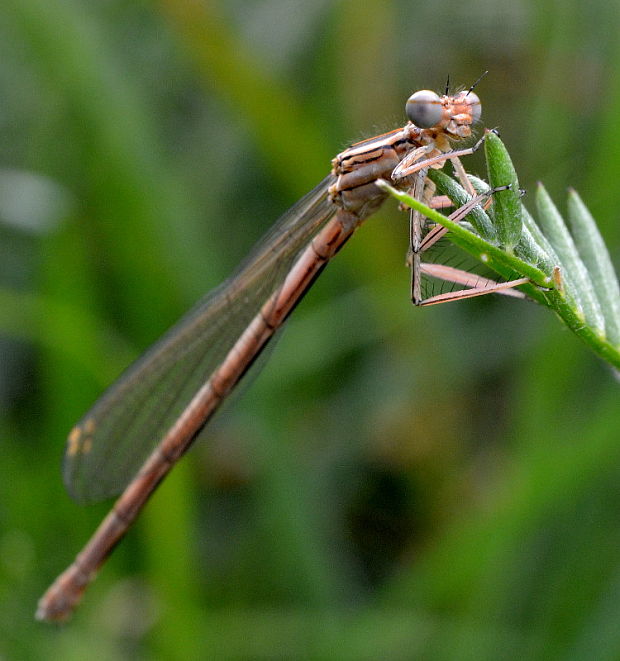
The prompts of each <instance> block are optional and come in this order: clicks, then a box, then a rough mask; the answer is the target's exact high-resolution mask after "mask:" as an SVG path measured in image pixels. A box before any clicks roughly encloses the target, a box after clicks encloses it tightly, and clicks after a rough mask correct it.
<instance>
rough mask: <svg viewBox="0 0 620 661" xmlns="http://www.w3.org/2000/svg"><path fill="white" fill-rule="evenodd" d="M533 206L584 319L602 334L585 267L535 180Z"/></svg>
mask: <svg viewBox="0 0 620 661" xmlns="http://www.w3.org/2000/svg"><path fill="white" fill-rule="evenodd" d="M536 206H537V208H538V214H539V217H540V223H541V225H542V228H543V230H544V233H545V236H546V237H547V239H548V240H549V243H551V245H552V247H553V249H554V250H555V253H556V255H557V256H558V257H559V259H560V260H561V266H562V269H563V271H562V277H563V278H564V279H565V280H566V281H567V283H568V284H570V288H571V290H572V293H573V295H574V297H575V299H576V301H577V304H578V306H579V308H580V309H581V310H582V312H583V315H584V317H585V320H586V322H587V323H588V324H589V325H590V326H592V328H593V329H594V330H595V331H596V332H597V333H598V334H599V335H600V336H601V337H605V320H604V318H603V313H602V312H601V308H600V305H599V303H598V299H597V297H596V294H595V293H594V287H593V285H592V281H591V280H590V275H589V274H588V270H587V269H586V267H585V265H584V263H583V261H582V260H581V257H580V256H579V253H578V251H577V247H576V246H575V243H574V241H573V239H572V237H571V235H570V233H569V231H568V228H567V227H566V224H565V223H564V219H563V218H562V216H561V215H560V212H559V211H558V209H557V207H556V206H555V204H553V201H552V200H551V198H550V197H549V194H548V193H547V191H546V190H545V188H544V186H543V185H542V184H538V190H537V191H536Z"/></svg>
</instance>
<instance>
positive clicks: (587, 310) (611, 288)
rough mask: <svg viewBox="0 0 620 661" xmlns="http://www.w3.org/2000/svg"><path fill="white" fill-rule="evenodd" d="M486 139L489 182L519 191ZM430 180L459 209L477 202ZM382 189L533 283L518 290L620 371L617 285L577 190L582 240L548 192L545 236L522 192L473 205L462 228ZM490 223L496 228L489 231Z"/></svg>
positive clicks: (500, 151) (543, 199)
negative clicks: (488, 203) (483, 205)
mask: <svg viewBox="0 0 620 661" xmlns="http://www.w3.org/2000/svg"><path fill="white" fill-rule="evenodd" d="M487 141H490V142H491V143H492V147H491V149H490V150H488V153H491V159H490V161H489V163H488V167H489V175H490V179H491V181H492V182H493V183H494V185H495V184H497V185H501V184H500V182H502V181H503V182H504V183H505V182H506V180H507V179H509V180H510V184H509V185H510V191H505V192H511V193H513V194H514V192H515V187H516V186H518V184H517V177H516V174H514V170H513V169H512V163H511V161H510V158H509V157H508V155H507V152H506V149H505V147H504V146H503V144H502V143H501V140H500V139H499V138H498V137H497V136H496V135H494V134H489V135H488V137H487ZM428 176H429V178H430V179H432V181H433V182H434V183H435V185H436V187H437V191H438V192H440V193H441V194H444V195H448V196H449V197H450V199H451V200H452V201H453V203H454V205H455V206H456V207H457V209H458V208H459V207H460V206H462V205H463V204H464V203H467V202H470V201H471V196H470V195H469V194H468V193H467V192H466V191H465V190H464V189H463V187H462V186H460V184H459V183H458V182H456V181H454V180H453V179H451V178H450V177H448V176H447V175H446V174H444V173H443V172H439V171H432V172H430V173H429V175H428ZM468 177H469V179H470V181H471V182H472V184H473V185H474V188H475V189H476V190H477V191H479V192H482V194H484V193H486V192H488V191H489V187H488V185H487V184H485V183H484V182H482V181H480V180H479V179H476V178H475V177H471V176H470V175H468ZM377 185H378V186H379V187H380V188H382V189H383V190H385V191H386V192H388V193H390V195H392V196H393V197H395V198H396V199H398V200H399V201H400V202H401V203H403V204H405V205H407V206H409V207H411V208H412V209H415V210H416V211H419V212H420V213H422V214H423V215H424V216H426V217H427V218H429V219H430V220H431V221H432V222H434V223H438V224H440V225H442V226H443V227H446V228H447V229H448V230H449V233H448V235H447V236H448V238H449V239H450V241H452V242H453V243H455V244H456V245H458V246H459V247H460V248H463V249H464V250H466V251H467V252H468V253H469V254H470V255H473V256H474V257H475V258H476V259H478V260H479V261H480V262H482V263H483V264H485V265H486V266H488V267H490V268H491V269H493V270H494V271H496V272H497V273H498V274H499V275H501V276H502V277H503V278H505V279H507V280H513V279H518V278H524V277H525V278H529V280H530V281H531V284H526V285H521V286H520V289H521V290H522V291H523V292H524V293H525V294H526V295H527V296H529V297H530V298H531V299H533V300H535V301H537V302H538V303H540V304H542V305H544V306H546V307H548V308H550V309H551V310H553V311H554V312H555V313H556V314H557V315H558V317H560V319H562V321H563V322H564V323H565V324H566V325H567V327H568V328H570V329H571V330H572V331H573V332H574V333H575V334H576V335H578V336H579V337H580V338H581V339H582V340H583V341H584V342H586V343H587V344H588V345H589V346H590V347H591V348H592V349H593V350H594V351H595V352H596V353H597V354H598V355H599V356H601V357H602V358H603V359H604V360H606V361H607V362H608V363H610V364H611V365H613V366H614V367H616V368H618V369H620V346H619V344H618V336H619V333H620V315H619V314H618V311H619V310H620V293H619V287H618V281H617V279H616V276H615V273H614V271H613V267H612V266H611V261H610V260H609V256H608V255H607V251H606V249H605V246H604V244H603V241H602V238H601V237H600V234H599V233H598V230H597V229H596V227H595V224H594V220H593V219H592V217H591V216H590V214H589V213H588V212H587V209H585V206H583V203H582V202H581V200H579V198H578V197H577V196H576V194H575V193H571V199H570V200H569V205H570V209H571V224H572V226H573V232H574V235H575V239H576V243H575V241H573V239H572V238H571V236H570V234H569V232H568V230H567V228H566V225H565V223H564V220H563V218H562V216H561V215H560V213H559V211H558V210H557V208H556V207H555V205H554V204H553V202H552V201H551V199H550V198H549V196H548V195H547V193H546V191H545V190H544V189H543V188H542V187H540V189H539V191H538V194H537V203H538V205H537V206H538V209H539V215H540V220H541V225H542V226H543V227H544V229H545V232H544V233H543V231H542V230H541V227H540V226H539V225H538V223H537V222H536V220H535V219H534V218H533V217H532V215H531V214H530V213H529V212H528V211H527V209H526V208H525V206H523V204H522V202H521V199H520V198H519V196H518V195H516V194H515V195H513V197H511V198H510V197H506V196H505V195H504V197H503V201H502V202H501V203H498V199H500V195H501V194H502V192H504V191H499V192H496V193H494V194H493V206H492V207H490V208H488V209H487V210H486V211H484V210H483V209H482V208H481V207H480V206H479V207H478V208H474V209H472V210H470V211H469V212H468V214H467V216H466V218H467V220H468V221H469V222H466V223H459V222H455V221H454V220H452V219H450V218H448V217H446V216H444V215H443V214H441V213H440V212H439V211H437V210H435V209H431V208H430V207H427V206H426V205H425V204H423V203H422V202H420V201H419V200H416V199H414V198H412V197H411V196H410V195H408V194H407V193H405V192H402V191H400V190H397V189H395V188H394V187H392V186H391V185H390V184H388V183H387V182H385V181H378V182H377ZM515 201H516V202H518V205H516V204H515ZM511 216H512V217H511ZM489 223H491V224H492V225H493V226H494V228H495V231H494V230H493V229H489ZM517 228H518V229H517ZM594 262H600V263H597V266H596V268H592V264H593V263H594ZM586 265H587V266H588V268H589V269H590V272H588V268H586Z"/></svg>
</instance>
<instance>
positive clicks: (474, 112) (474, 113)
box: [465, 92, 482, 122]
mask: <svg viewBox="0 0 620 661" xmlns="http://www.w3.org/2000/svg"><path fill="white" fill-rule="evenodd" d="M465 101H466V102H467V103H468V104H469V105H470V106H471V118H472V121H474V122H477V121H478V120H479V119H480V116H481V115H482V104H481V103H480V99H479V98H478V95H477V94H474V93H473V92H469V94H467V96H466V97H465Z"/></svg>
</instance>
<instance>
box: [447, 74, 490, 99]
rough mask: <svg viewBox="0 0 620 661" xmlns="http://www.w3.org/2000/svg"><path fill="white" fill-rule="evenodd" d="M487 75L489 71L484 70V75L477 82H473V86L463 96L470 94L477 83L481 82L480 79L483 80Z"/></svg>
mask: <svg viewBox="0 0 620 661" xmlns="http://www.w3.org/2000/svg"><path fill="white" fill-rule="evenodd" d="M488 73H489V70H488V69H487V70H486V71H485V72H484V73H483V74H482V75H481V76H480V77H479V78H478V80H477V81H476V82H475V83H474V84H473V85H472V86H471V87H470V88H469V89H468V90H467V94H466V95H465V96H467V95H468V94H470V93H471V92H473V91H474V89H475V88H476V87H477V86H478V83H479V82H480V81H481V80H482V79H483V78H484V77H485V76H486V75H487V74H488ZM446 94H447V92H446Z"/></svg>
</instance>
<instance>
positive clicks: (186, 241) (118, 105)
mask: <svg viewBox="0 0 620 661" xmlns="http://www.w3.org/2000/svg"><path fill="white" fill-rule="evenodd" d="M619 28H620V5H619V4H618V2H617V1H612V2H609V0H605V1H603V0H594V1H593V2H591V3H589V4H588V5H587V7H586V6H585V4H582V3H580V2H577V1H576V0H568V1H564V2H554V1H553V0H539V1H538V2H527V1H525V0H496V1H495V2H483V1H481V0H479V1H476V0H474V1H472V2H467V3H459V2H441V1H440V2H438V3H432V4H430V3H415V2H407V1H406V0H385V1H383V2H376V3H373V2H368V3H365V2H360V1H359V0H358V1H356V2H354V1H353V0H343V1H340V2H337V1H336V0H318V1H317V0H314V1H313V2H303V1H301V0H298V1H297V2H295V1H292V0H289V1H287V0H257V1H255V2H249V1H247V0H246V1H245V2H244V1H243V0H232V1H230V0H229V1H227V2H223V0H220V2H209V1H207V0H202V1H200V2H199V1H198V0H162V1H161V2H159V3H156V2H127V1H123V0H108V1H107V2H98V3H94V2H88V1H87V0H55V1H54V2H46V1H45V0H4V2H3V3H2V6H1V7H0V44H1V45H0V55H1V56H0V145H1V149H0V154H1V155H0V407H1V408H0V442H1V446H0V448H1V454H0V494H1V495H0V657H1V658H2V659H52V658H61V659H65V660H66V659H69V660H71V659H84V658H97V659H177V658H178V659H192V658H214V659H295V658H308V659H352V660H355V659H433V660H434V659H486V658H488V659H515V658H527V659H571V660H578V659H617V658H620V626H619V624H618V623H619V622H620V407H619V394H620V390H619V384H618V383H617V382H616V381H615V380H614V377H613V375H612V374H611V373H610V371H609V370H608V369H607V368H606V367H605V365H603V364H602V363H601V362H600V361H599V360H598V359H597V358H596V357H594V356H593V355H592V354H591V353H589V351H588V349H587V348H586V347H585V345H582V344H581V343H580V342H579V340H578V339H577V338H576V337H575V336H573V335H572V334H570V333H569V332H567V331H566V330H565V329H564V328H563V327H562V326H561V325H560V324H559V322H557V321H556V320H555V319H554V318H553V317H552V316H551V315H549V313H548V312H547V311H546V310H543V309H540V308H538V307H536V306H535V305H533V304H527V303H519V302H514V301H511V300H500V299H499V298H497V297H495V298H493V297H485V299H476V300H473V301H467V302H461V303H458V304H454V305H444V306H439V307H436V308H431V309H424V310H419V309H414V308H413V307H412V306H411V304H410V303H409V300H408V272H407V270H406V269H405V267H404V259H405V252H406V245H407V223H406V216H405V215H404V214H400V213H398V212H397V211H396V209H395V205H393V204H390V203H388V204H386V207H385V209H384V210H382V211H381V212H380V213H379V214H377V215H376V216H375V217H373V218H372V219H370V220H369V221H368V222H367V223H366V224H365V225H364V227H363V228H362V229H361V230H360V231H359V233H358V234H357V235H356V236H355V237H354V239H353V240H352V241H351V242H350V243H349V245H348V246H347V247H346V248H345V250H344V251H343V252H342V253H341V254H340V255H339V256H338V258H337V259H336V260H334V262H333V264H331V265H330V266H329V268H328V269H327V270H326V271H325V273H324V274H323V276H322V277H321V278H320V279H319V280H318V281H317V283H316V285H315V287H314V288H313V289H312V291H311V292H310V293H309V295H308V296H307V297H306V299H305V300H304V302H303V303H302V304H301V305H300V306H299V308H298V309H297V311H296V312H295V314H294V315H293V317H292V318H291V320H290V323H289V324H288V327H287V329H286V331H285V332H284V333H283V334H282V336H281V338H280V341H279V343H278V345H277V347H276V349H275V351H274V352H273V354H272V355H271V357H270V360H269V361H268V362H267V363H266V365H265V368H264V370H263V371H262V373H261V374H260V376H259V377H258V378H257V379H255V381H254V382H253V383H251V386H250V387H247V388H245V389H244V392H243V394H242V396H240V397H239V396H238V397H236V398H235V401H234V402H233V405H232V406H228V407H227V408H226V411H225V412H224V413H223V414H222V415H220V416H219V418H218V419H217V421H216V422H215V423H214V425H212V426H211V427H210V428H209V433H208V434H206V435H205V438H203V439H202V441H201V442H200V443H199V444H198V445H197V446H196V447H195V449H194V450H193V451H192V452H191V453H190V454H189V456H188V457H186V459H185V460H184V461H183V462H182V463H181V464H180V465H179V466H178V467H177V468H176V469H175V470H174V472H173V474H172V475H171V476H170V478H169V479H168V480H167V481H166V482H165V484H164V485H162V487H161V488H160V489H159V491H158V492H157V494H156V495H155V497H154V498H153V500H152V502H151V503H150V505H149V506H148V508H147V509H146V511H145V513H144V514H143V516H142V517H141V518H140V520H139V522H138V523H137V525H136V526H135V527H134V529H133V530H132V531H131V532H130V534H129V535H128V537H127V538H126V539H125V541H124V542H123V543H122V544H121V545H120V546H119V548H118V549H117V550H116V551H115V553H114V554H113V556H112V557H111V559H110V560H109V562H108V563H107V564H106V566H105V568H104V569H103V571H102V572H101V574H100V576H99V578H98V579H97V581H96V582H95V583H94V584H93V586H92V587H91V588H90V590H89V591H88V593H87V595H86V597H85V600H84V602H83V604H82V606H81V608H80V609H79V610H78V612H77V614H76V615H75V617H74V618H73V620H72V621H71V623H70V624H68V625H67V626H65V627H55V626H50V625H46V624H40V623H35V622H34V620H33V613H34V610H35V606H36V601H37V599H38V597H39V596H40V595H41V593H42V592H43V590H44V589H45V588H46V587H47V585H48V584H49V582H50V581H51V580H52V579H53V578H54V577H55V576H56V575H57V574H58V573H59V572H60V571H61V570H62V569H64V568H65V567H66V566H67V565H68V564H69V563H70V562H71V560H72V559H73V557H74V555H75V554H76V553H77V551H78V550H79V549H80V548H81V546H82V544H83V543H84V542H85V541H86V540H87V538H88V536H89V535H90V534H91V532H92V531H93V530H94V529H95V527H96V525H97V524H98V522H99V520H100V518H101V517H102V516H103V514H104V513H105V511H106V510H107V508H108V507H109V503H104V504H102V505H97V506H92V507H87V508H82V507H78V506H77V505H76V504H74V503H72V502H71V500H70V499H69V497H68V496H67V495H66V493H65V491H64V488H63V485H62V480H61V475H60V463H61V457H62V452H63V448H64V442H65V438H66V435H67V432H68V430H69V429H70V428H71V426H72V425H73V423H74V422H75V421H76V420H77V419H78V418H79V417H80V415H81V414H82V413H83V412H84V411H85V410H86V409H87V408H88V406H89V405H90V404H91V403H92V402H93V401H94V399H95V398H96V397H97V395H98V393H100V392H101V391H102V389H103V388H104V387H105V386H106V385H107V384H109V383H110V382H111V381H112V380H113V379H114V377H115V376H116V375H118V373H119V372H120V371H121V370H122V369H123V367H124V366H126V365H127V364H128V362H130V361H131V360H132V359H133V358H134V357H136V356H137V355H139V354H140V353H141V352H142V351H143V350H144V349H145V348H146V347H147V346H148V345H149V344H150V343H151V342H152V341H153V340H155V339H156V338H157V337H158V336H159V335H160V333H161V332H162V331H164V330H165V329H166V328H167V327H168V326H169V325H170V324H171V323H172V322H173V321H175V319H176V318H177V317H178V316H179V315H180V314H181V313H182V312H183V311H185V310H186V309H187V308H188V307H189V306H190V305H191V304H192V303H193V302H194V301H195V300H196V299H197V298H199V297H200V295H201V294H203V293H204V292H206V291H207V290H209V289H210V288H211V287H213V286H214V285H216V284H217V283H219V282H220V281H221V280H222V279H223V278H224V277H226V276H227V275H228V274H229V273H230V272H231V270H232V269H233V268H234V266H235V265H236V264H237V263H238V262H239V260H240V259H241V258H242V257H243V256H244V255H245V253H246V252H247V250H248V249H249V247H250V246H251V245H252V244H253V242H254V241H255V240H256V239H257V238H258V237H259V236H260V235H261V234H262V233H263V232H264V231H265V230H266V228H268V227H269V226H270V224H271V223H273V222H274V221H275V219H276V218H277V217H278V215H279V214H280V213H282V212H283V211H285V210H286V209H287V208H288V207H289V206H290V205H291V204H292V203H293V202H294V201H295V200H296V199H297V198H299V197H300V196H301V195H302V194H303V193H304V192H306V191H307V190H309V189H310V188H311V187H312V186H313V185H315V184H316V183H317V182H318V181H319V180H320V179H321V178H322V177H323V176H324V175H325V174H326V173H327V171H328V169H329V159H330V158H331V157H332V156H333V155H335V154H336V153H337V152H339V151H340V150H341V149H343V148H344V147H345V146H347V144H349V143H350V142H353V141H355V140H358V139H361V138H363V137H368V136H371V135H375V134H377V133H380V132H382V131H385V130H389V129H391V128H394V127H397V126H400V125H402V123H403V105H404V101H405V99H406V98H407V96H408V95H409V94H410V93H411V92H412V91H414V90H415V89H420V88H431V89H437V90H438V91H442V90H443V87H444V85H445V79H446V76H447V75H448V74H449V75H450V78H451V81H452V82H453V84H455V85H461V84H462V85H469V84H471V82H473V81H474V80H475V79H476V78H477V77H478V76H479V75H480V74H481V73H482V72H483V71H484V70H486V69H489V71H490V73H489V75H488V76H487V77H486V78H485V79H484V81H483V82H482V83H481V85H480V87H479V88H478V92H479V95H480V97H481V99H482V102H483V120H484V124H485V125H486V126H488V127H498V128H499V129H500V131H501V135H502V138H503V140H504V141H505V143H506V145H507V146H508V148H509V149H510V151H511V155H512V157H513V160H514V162H515V165H516V167H517V171H518V172H519V174H520V178H521V184H522V185H523V186H524V187H525V188H530V189H531V188H532V187H533V185H534V184H535V182H536V181H537V180H538V179H541V180H543V181H544V182H545V184H546V186H547V187H548V189H549V190H550V192H551V193H552V195H553V196H554V197H555V199H556V201H557V202H558V204H559V206H560V207H561V208H564V197H565V189H566V187H567V186H568V185H572V186H574V187H576V188H577V189H578V190H579V192H580V194H581V195H582V196H583V198H584V200H585V201H586V203H587V204H588V205H589V206H590V208H591V210H592V212H593V213H594V215H595V217H596V218H597V220H598V221H599V223H600V227H601V231H602V233H603V235H604V236H605V238H606V240H607V241H608V244H609V246H610V250H611V252H612V256H613V257H614V259H615V261H616V264H617V263H618V261H619V260H618V256H619V252H620V251H619V246H620V223H619V220H620V187H619V186H618V181H619V180H620V132H619V131H618V130H617V121H618V119H617V111H618V107H620V103H619V100H620V42H619V41H618V39H617V34H618V29H619ZM467 167H468V169H469V170H470V171H472V172H477V173H479V174H482V175H484V172H485V166H484V160H483V158H482V155H481V154H476V155H475V156H474V157H472V158H471V159H468V160H467ZM526 204H527V205H528V206H529V207H530V209H532V208H533V203H532V201H531V200H529V201H528V200H527V198H526Z"/></svg>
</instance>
